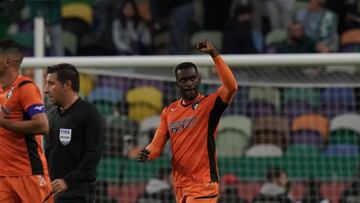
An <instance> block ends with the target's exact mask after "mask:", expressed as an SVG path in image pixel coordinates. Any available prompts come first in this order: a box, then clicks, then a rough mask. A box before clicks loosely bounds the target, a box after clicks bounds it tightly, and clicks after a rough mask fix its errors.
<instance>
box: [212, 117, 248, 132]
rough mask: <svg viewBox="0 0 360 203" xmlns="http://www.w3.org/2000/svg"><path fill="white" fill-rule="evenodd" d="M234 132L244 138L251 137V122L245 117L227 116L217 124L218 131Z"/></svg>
mask: <svg viewBox="0 0 360 203" xmlns="http://www.w3.org/2000/svg"><path fill="white" fill-rule="evenodd" d="M227 130H236V131H240V132H242V133H243V134H244V135H245V136H247V137H250V136H251V120H250V119H249V118H248V117H246V116H238V115H228V116H223V117H222V118H221V120H220V123H219V129H218V131H219V132H221V131H227Z"/></svg>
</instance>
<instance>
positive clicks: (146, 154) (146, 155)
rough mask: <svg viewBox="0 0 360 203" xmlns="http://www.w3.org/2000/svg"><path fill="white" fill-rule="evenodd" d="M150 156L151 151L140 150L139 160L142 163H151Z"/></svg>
mask: <svg viewBox="0 0 360 203" xmlns="http://www.w3.org/2000/svg"><path fill="white" fill-rule="evenodd" d="M149 155H150V151H149V150H147V149H142V150H140V152H139V154H138V157H137V160H138V161H140V162H146V161H149Z"/></svg>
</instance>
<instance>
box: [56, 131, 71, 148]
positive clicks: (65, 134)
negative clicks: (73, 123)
mask: <svg viewBox="0 0 360 203" xmlns="http://www.w3.org/2000/svg"><path fill="white" fill-rule="evenodd" d="M71 131H72V130H71V129H66V128H60V133H59V138H60V142H61V144H62V145H64V146H66V145H68V144H69V143H70V141H71Z"/></svg>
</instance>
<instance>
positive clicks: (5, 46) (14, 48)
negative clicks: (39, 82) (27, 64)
mask: <svg viewBox="0 0 360 203" xmlns="http://www.w3.org/2000/svg"><path fill="white" fill-rule="evenodd" d="M0 53H1V54H2V53H8V54H11V55H15V56H16V57H18V60H19V61H18V63H19V65H20V64H21V62H22V60H23V59H24V52H23V50H22V48H21V46H20V45H19V44H18V43H17V42H15V41H14V40H12V39H5V40H1V41H0Z"/></svg>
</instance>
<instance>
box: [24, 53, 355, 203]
mask: <svg viewBox="0 0 360 203" xmlns="http://www.w3.org/2000/svg"><path fill="white" fill-rule="evenodd" d="M223 57H224V59H225V61H226V62H227V63H228V65H229V66H230V67H231V68H232V70H233V71H234V74H235V75H236V78H237V80H238V83H239V90H238V92H237V95H236V97H235V98H234V101H233V103H232V104H231V105H230V106H229V108H228V109H227V110H226V111H225V112H224V115H223V117H222V120H221V121H220V126H219V133H218V136H217V138H216V141H217V153H218V158H219V161H218V165H219V172H220V177H221V179H220V180H221V182H220V183H221V185H222V186H225V185H229V184H235V186H236V187H237V188H238V193H239V195H240V196H241V197H243V198H244V199H246V200H248V201H250V200H251V199H252V198H253V197H254V195H255V194H256V193H257V192H259V189H260V187H261V183H262V182H263V181H264V180H265V173H266V170H267V169H268V168H269V167H272V166H279V167H281V168H283V169H284V170H285V171H286V172H287V174H288V175H289V179H290V180H291V182H292V183H293V184H292V187H291V189H290V193H291V194H292V196H293V197H294V198H295V199H297V200H299V199H301V197H303V196H304V194H305V193H306V188H307V187H306V183H307V181H309V180H316V181H319V182H320V190H321V193H322V194H323V195H325V196H326V197H327V198H329V199H331V200H332V201H333V202H335V203H336V202H338V200H339V197H340V194H341V192H342V191H343V190H344V189H345V188H347V187H348V186H349V184H350V182H351V181H352V179H353V178H354V177H355V176H356V174H358V173H359V169H358V167H359V164H360V156H359V143H360V128H359V127H358V124H359V123H360V115H359V114H358V113H357V112H358V110H359V106H360V105H359V102H360V91H359V89H360V71H359V64H360V55H359V54H316V55H311V54H300V55H224V56H223ZM184 61H192V62H194V63H195V64H196V65H198V67H199V70H200V73H201V75H202V77H203V84H202V85H201V86H200V89H201V91H202V92H204V93H210V92H213V91H215V90H216V88H217V87H218V85H219V81H218V78H217V74H216V73H215V72H214V65H213V62H212V60H211V57H209V56H206V55H186V56H129V57H124V56H119V57H100V56H99V57H51V58H25V59H24V62H23V65H22V67H23V70H26V69H27V68H36V69H37V68H44V67H47V66H49V65H54V64H57V63H71V64H74V65H75V66H76V67H78V68H79V70H80V72H81V92H80V93H81V95H82V97H83V98H85V99H87V100H88V101H90V102H92V103H93V104H95V105H96V106H97V107H98V108H99V110H100V111H101V113H102V114H103V116H104V117H105V118H106V121H107V128H106V132H105V136H106V140H105V148H104V155H103V158H102V160H101V162H100V164H99V166H98V173H97V174H98V182H97V184H98V190H97V193H96V197H97V200H98V202H112V201H113V202H121V203H135V201H136V199H137V196H138V195H139V194H141V193H142V192H144V191H145V187H146V184H147V182H148V181H149V180H150V179H151V178H154V177H156V175H157V172H158V171H159V169H160V168H163V167H165V168H167V167H170V158H171V153H170V150H171V147H170V146H168V145H167V146H166V147H165V149H164V152H163V155H162V156H161V157H160V158H159V159H158V160H156V161H153V162H150V163H146V164H140V163H138V162H137V161H136V160H135V157H136V154H137V151H138V149H140V148H141V147H143V146H144V145H146V144H147V143H148V142H149V140H150V139H151V136H152V135H153V132H154V130H155V128H156V126H157V124H158V122H159V114H160V112H161V109H162V108H163V107H164V106H165V105H167V104H168V103H170V102H172V101H173V100H175V99H177V98H178V97H179V93H178V92H177V89H176V87H175V85H174V77H173V67H174V66H175V65H177V64H178V63H180V62H184ZM39 70H41V69H39ZM229 174H232V175H234V176H235V177H236V178H234V176H229ZM223 177H232V179H230V180H229V178H225V179H222V178H223ZM236 179H238V180H236Z"/></svg>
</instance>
